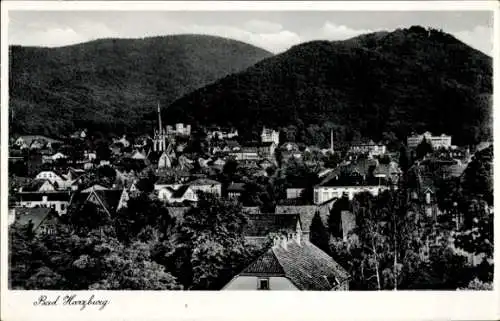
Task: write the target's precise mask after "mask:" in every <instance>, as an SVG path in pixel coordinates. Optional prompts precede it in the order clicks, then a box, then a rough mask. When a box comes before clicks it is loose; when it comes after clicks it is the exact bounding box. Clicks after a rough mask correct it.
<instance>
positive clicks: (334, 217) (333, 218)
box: [328, 195, 350, 237]
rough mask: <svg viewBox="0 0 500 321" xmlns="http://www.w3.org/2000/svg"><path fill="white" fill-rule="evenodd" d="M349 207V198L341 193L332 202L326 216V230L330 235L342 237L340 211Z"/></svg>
mask: <svg viewBox="0 0 500 321" xmlns="http://www.w3.org/2000/svg"><path fill="white" fill-rule="evenodd" d="M349 209H350V204H349V198H348V197H347V196H346V195H343V196H342V198H340V199H339V200H337V201H336V202H335V203H334V204H333V206H332V209H331V210H330V215H329V216H328V231H329V232H330V234H331V235H332V236H334V237H342V233H343V232H342V211H347V210H349Z"/></svg>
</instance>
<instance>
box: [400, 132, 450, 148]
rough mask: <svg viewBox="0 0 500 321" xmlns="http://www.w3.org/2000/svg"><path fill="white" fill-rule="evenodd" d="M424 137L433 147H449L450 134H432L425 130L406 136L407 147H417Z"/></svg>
mask: <svg viewBox="0 0 500 321" xmlns="http://www.w3.org/2000/svg"><path fill="white" fill-rule="evenodd" d="M424 138H425V139H426V140H427V141H428V142H429V143H430V144H431V146H432V148H434V149H440V148H445V149H449V148H451V136H449V135H445V134H441V136H433V135H432V134H431V133H430V132H425V133H423V134H422V135H412V136H409V137H408V138H407V145H408V148H411V149H413V148H417V146H418V145H419V144H420V143H421V142H422V140H423V139H424Z"/></svg>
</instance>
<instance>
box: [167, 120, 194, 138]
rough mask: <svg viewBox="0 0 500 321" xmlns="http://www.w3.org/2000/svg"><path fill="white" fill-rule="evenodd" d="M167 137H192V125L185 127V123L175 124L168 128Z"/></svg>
mask: <svg viewBox="0 0 500 321" xmlns="http://www.w3.org/2000/svg"><path fill="white" fill-rule="evenodd" d="M167 135H169V136H190V135H191V125H184V124H183V123H177V124H175V127H173V126H170V125H169V126H167Z"/></svg>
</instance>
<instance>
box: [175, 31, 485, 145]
mask: <svg viewBox="0 0 500 321" xmlns="http://www.w3.org/2000/svg"><path fill="white" fill-rule="evenodd" d="M491 95H492V60H491V57H489V56H487V55H485V54H483V53H482V52H480V51H478V50H476V49H473V48H471V47H469V46H467V45H465V44H464V43H462V42H461V41H459V40H458V39H456V38H455V37H453V36H452V35H449V34H446V33H443V32H442V31H440V30H435V29H430V28H429V29H425V28H422V27H419V26H413V27H411V28H407V29H397V30H395V31H393V32H388V33H385V32H384V33H374V34H365V35H361V36H357V37H354V38H350V39H347V40H343V41H311V42H307V43H302V44H299V45H296V46H293V47H292V48H290V49H289V50H288V51H286V52H284V53H282V54H279V55H275V56H273V57H271V58H269V59H265V60H263V61H260V62H258V63H256V64H255V65H253V66H251V67H249V68H248V69H246V70H244V71H241V72H239V73H235V74H232V75H229V76H227V77H225V78H223V79H221V80H218V81H217V82H215V83H212V84H210V85H208V86H206V87H204V88H201V89H199V90H197V91H194V92H192V93H190V94H188V95H186V96H184V97H182V98H180V99H179V100H177V101H175V102H174V103H173V104H172V105H171V106H170V107H169V109H168V110H167V118H173V119H180V120H182V121H188V122H194V121H198V122H200V123H209V124H212V123H214V124H218V123H223V124H224V123H229V124H231V125H234V126H236V127H239V128H246V129H248V128H253V129H254V133H253V135H254V136H255V134H256V133H255V131H256V130H257V128H258V127H261V126H264V125H265V126H271V127H280V128H284V127H285V128H286V127H290V125H292V126H291V127H292V128H290V130H289V131H292V132H295V135H288V134H286V133H284V134H285V136H290V137H288V138H292V140H298V141H306V142H309V143H311V142H318V144H320V145H323V146H325V145H326V143H327V142H328V141H329V140H328V139H327V138H328V137H329V132H330V130H331V129H333V128H334V129H335V138H336V139H337V140H345V139H346V140H350V139H353V138H357V137H359V136H363V137H370V138H374V139H383V138H387V137H393V138H394V136H396V137H398V138H399V139H400V140H403V139H404V137H406V135H408V134H410V132H412V131H417V132H423V131H426V130H430V131H433V132H439V133H442V132H446V133H449V134H451V135H454V137H455V138H456V142H457V143H460V144H462V143H464V144H467V143H473V142H475V141H478V140H480V139H483V138H485V137H491V128H489V127H488V126H486V127H487V128H486V127H485V125H486V124H488V123H489V122H490V121H491V119H490V118H491ZM483 96H486V97H489V99H483ZM215 109H217V111H218V113H219V114H220V115H227V117H218V118H215V117H214V110H215ZM181 110H182V113H181V112H180V111H181ZM450 115H453V116H454V117H450ZM293 124H296V125H293ZM317 127H319V128H317ZM309 132H311V133H309ZM315 132H316V133H315ZM318 132H319V133H320V136H322V138H318V137H314V136H316V135H317V133H318ZM294 136H295V137H294ZM384 136H385V137H384Z"/></svg>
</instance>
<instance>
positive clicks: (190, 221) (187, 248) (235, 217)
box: [174, 193, 247, 290]
mask: <svg viewBox="0 0 500 321" xmlns="http://www.w3.org/2000/svg"><path fill="white" fill-rule="evenodd" d="M245 224H246V216H245V215H244V214H243V212H242V210H241V205H239V204H238V203H236V202H232V201H225V200H221V199H218V198H215V197H214V196H212V195H207V194H204V193H201V194H200V196H199V200H198V205H197V206H196V207H191V208H190V209H189V210H188V212H187V213H186V214H185V215H184V222H183V224H182V226H180V230H179V241H178V242H179V244H178V246H177V251H176V252H177V256H178V257H180V260H181V261H182V262H181V264H179V267H180V269H179V270H178V271H176V273H177V274H176V275H178V276H179V279H180V280H181V282H182V283H183V284H184V286H185V287H186V288H190V289H197V290H209V289H213V290H215V289H217V290H218V289H220V288H221V287H222V286H223V285H224V284H226V283H227V282H228V281H229V280H230V279H231V277H232V276H234V275H235V274H236V273H237V272H239V269H241V268H243V266H242V262H243V261H245V258H246V257H247V249H246V248H245V244H244V237H243V228H244V226H245ZM174 274H175V273H174Z"/></svg>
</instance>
